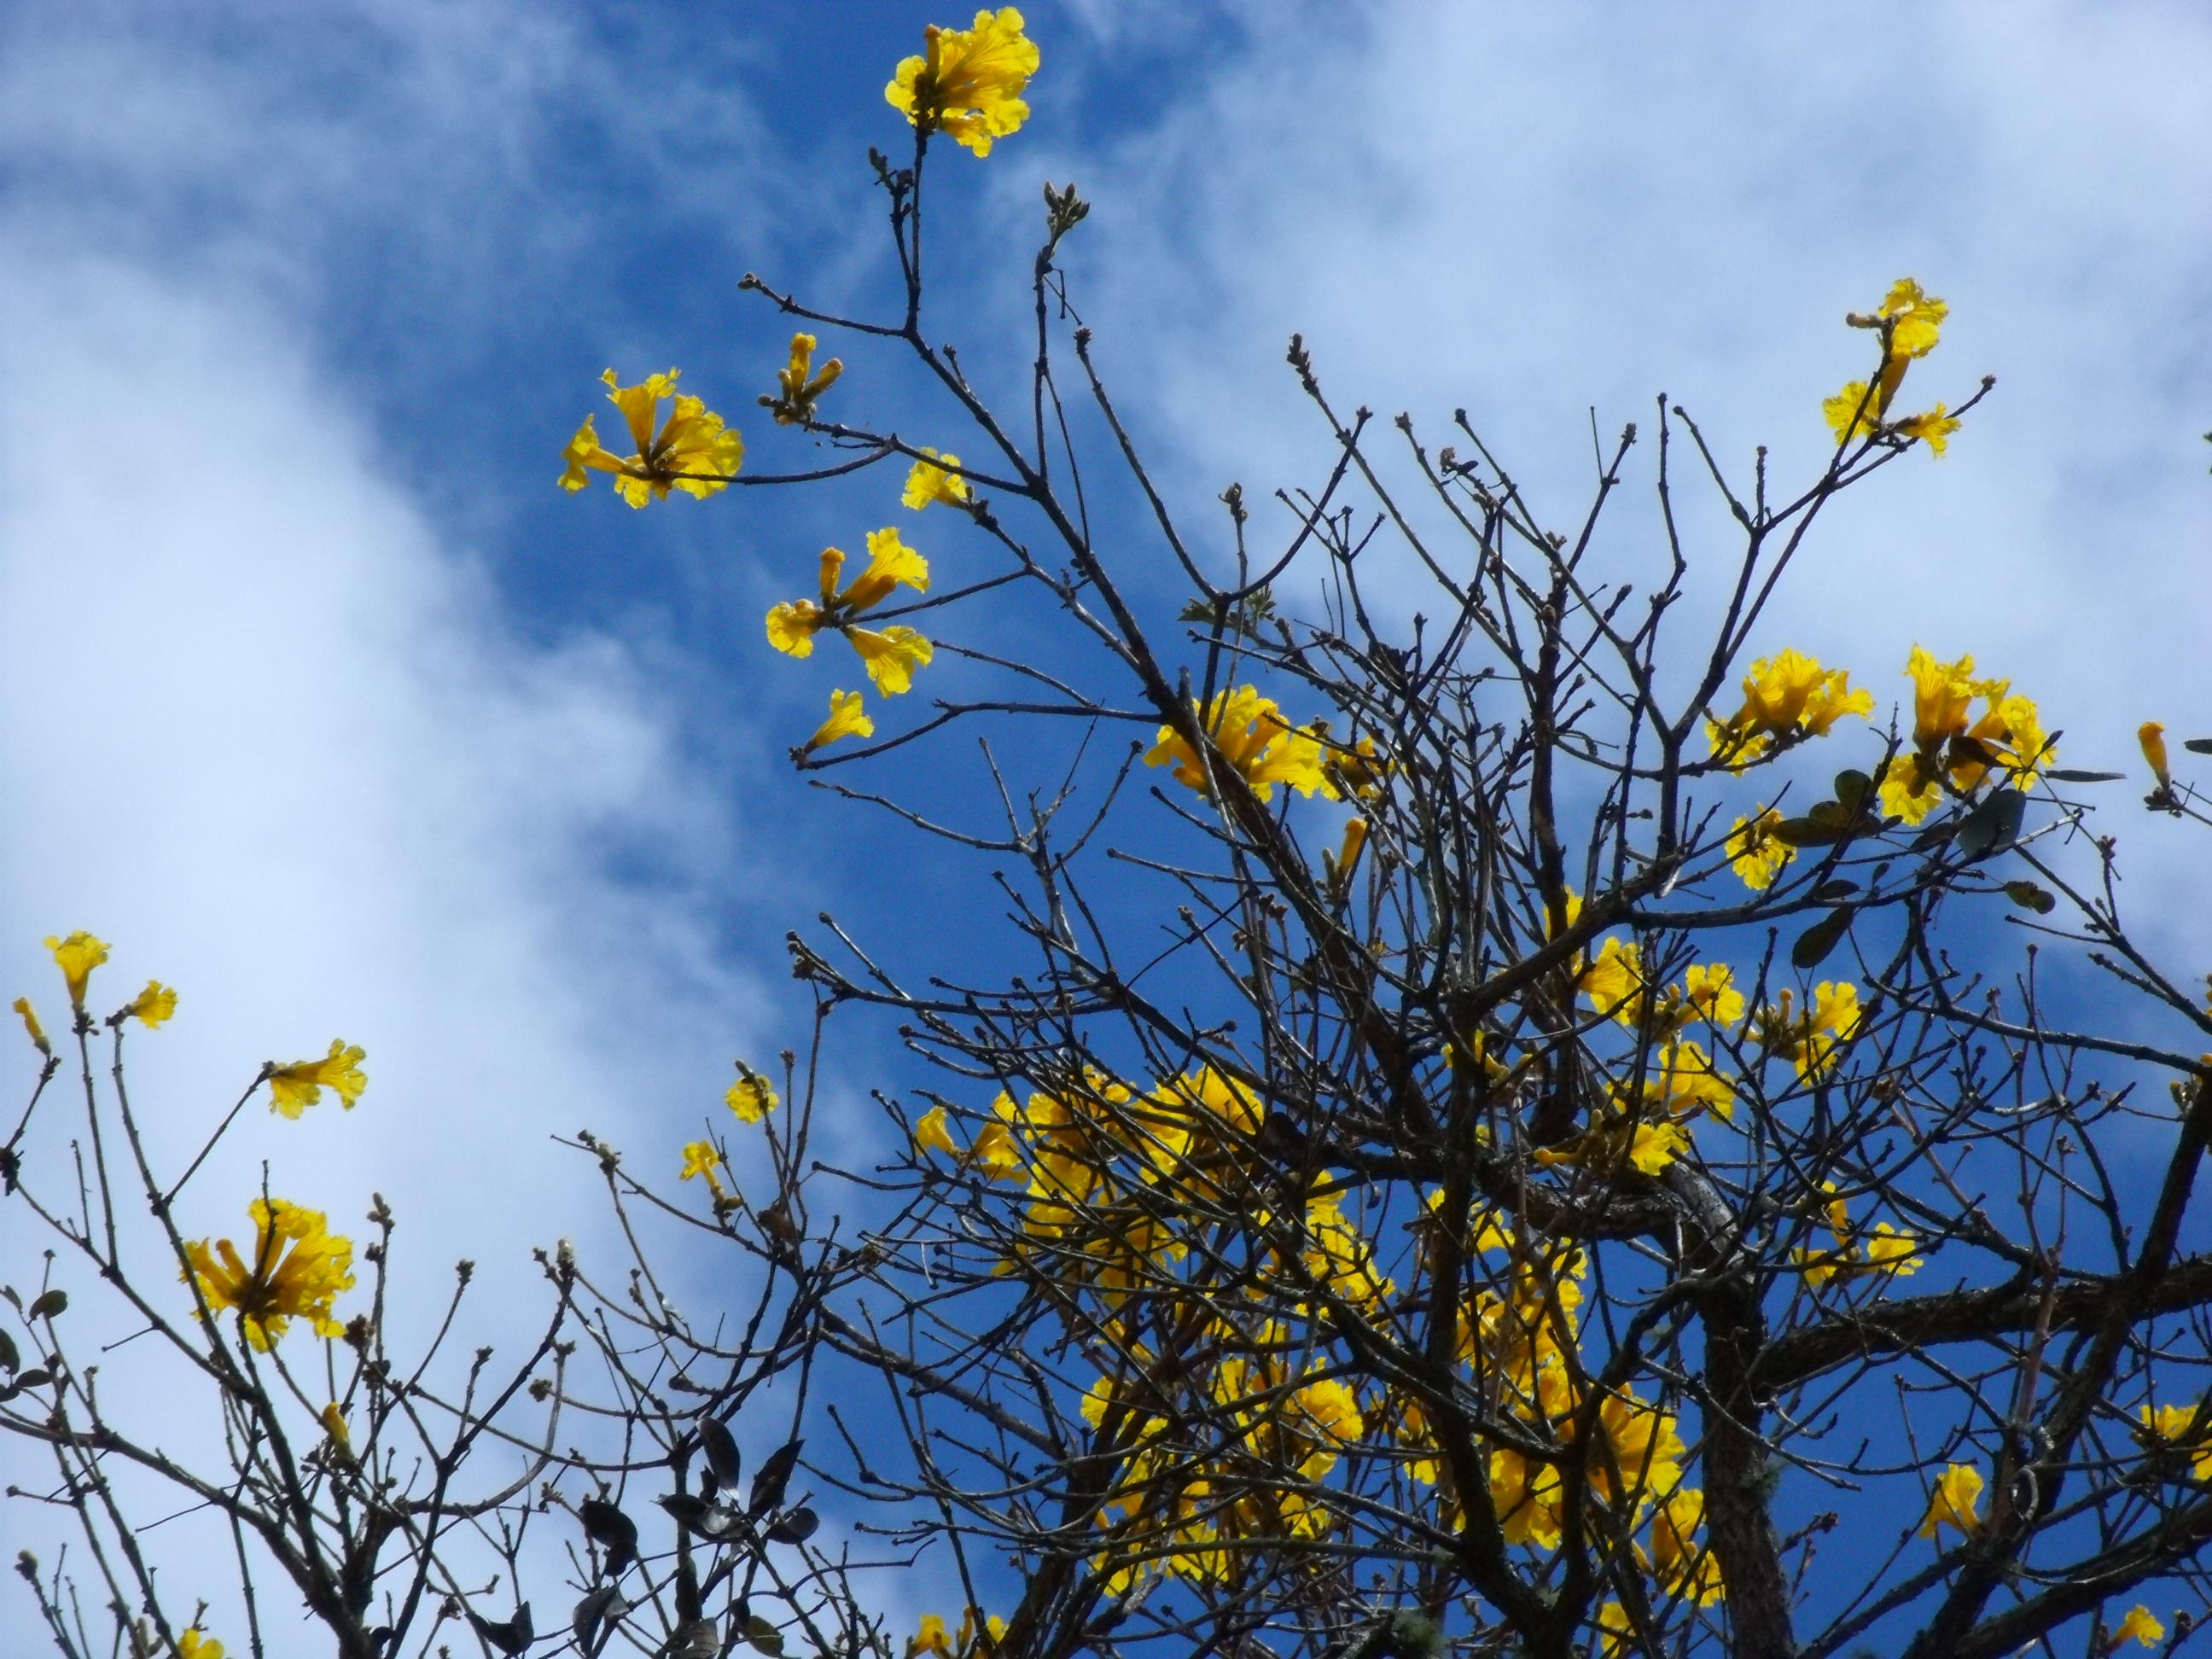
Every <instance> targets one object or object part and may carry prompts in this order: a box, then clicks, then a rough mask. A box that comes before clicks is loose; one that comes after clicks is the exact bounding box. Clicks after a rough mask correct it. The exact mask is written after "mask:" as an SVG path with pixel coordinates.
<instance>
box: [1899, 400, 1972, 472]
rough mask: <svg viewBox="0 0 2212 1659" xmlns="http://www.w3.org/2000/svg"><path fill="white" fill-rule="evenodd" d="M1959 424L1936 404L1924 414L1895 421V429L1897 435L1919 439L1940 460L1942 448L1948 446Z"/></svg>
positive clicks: (1940, 405)
mask: <svg viewBox="0 0 2212 1659" xmlns="http://www.w3.org/2000/svg"><path fill="white" fill-rule="evenodd" d="M1959 428H1960V422H1959V420H1958V419H1957V418H1956V417H1955V416H1951V415H1948V414H1946V413H1945V412H1944V407H1943V405H1942V404H1936V407H1935V408H1933V409H1931V410H1929V411H1928V412H1927V413H1926V414H1924V415H1908V416H1905V418H1904V419H1903V420H1901V421H1899V422H1898V423H1897V426H1896V428H1895V430H1896V432H1897V434H1898V435H1899V437H1903V438H1917V439H1919V440H1920V441H1921V442H1923V443H1924V444H1926V445H1927V446H1928V453H1929V454H1930V455H1933V456H1935V457H1936V459H1939V460H1940V459H1942V454H1943V452H1944V450H1946V449H1947V448H1948V447H1950V443H1951V435H1952V434H1953V433H1954V432H1956V431H1957V430H1958V429H1959Z"/></svg>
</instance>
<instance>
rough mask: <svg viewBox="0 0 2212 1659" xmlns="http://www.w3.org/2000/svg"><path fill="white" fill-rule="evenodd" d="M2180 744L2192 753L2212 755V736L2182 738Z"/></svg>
mask: <svg viewBox="0 0 2212 1659" xmlns="http://www.w3.org/2000/svg"><path fill="white" fill-rule="evenodd" d="M2181 746H2182V747H2183V748H2184V749H2186V750H2188V751H2189V752H2190V753H2191V754H2192V755H2212V738H2183V739H2182V740H2181Z"/></svg>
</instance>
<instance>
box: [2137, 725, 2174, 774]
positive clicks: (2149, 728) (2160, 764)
mask: <svg viewBox="0 0 2212 1659" xmlns="http://www.w3.org/2000/svg"><path fill="white" fill-rule="evenodd" d="M2136 743H2137V744H2141V745H2142V757H2143V764H2145V765H2146V766H2148V767H2149V768H2150V772H2151V775H2152V776H2153V777H2154V778H2156V779H2157V780H2158V787H2160V788H2161V789H2171V788H2172V787H2173V775H2172V773H2170V772H2169V771H2167V770H2166V727H2164V726H2161V725H2160V724H2159V723H2158V722H2157V721H2156V720H2145V721H2144V722H2143V723H2142V725H2141V726H2137V727H2136Z"/></svg>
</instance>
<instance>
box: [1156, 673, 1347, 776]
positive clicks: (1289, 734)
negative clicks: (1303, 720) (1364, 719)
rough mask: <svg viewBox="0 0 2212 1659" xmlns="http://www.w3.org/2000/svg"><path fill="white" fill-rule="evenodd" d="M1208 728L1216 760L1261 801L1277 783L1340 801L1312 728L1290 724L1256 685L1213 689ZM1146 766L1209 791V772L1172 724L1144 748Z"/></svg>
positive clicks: (1206, 723) (1207, 706)
mask: <svg viewBox="0 0 2212 1659" xmlns="http://www.w3.org/2000/svg"><path fill="white" fill-rule="evenodd" d="M1205 725H1206V735H1207V736H1208V737H1209V738H1212V748H1213V749H1214V750H1216V751H1218V754H1219V757H1220V764H1222V765H1224V766H1225V767H1226V768H1227V769H1229V770H1230V771H1232V772H1234V773H1236V774H1237V775H1238V776H1239V777H1241V778H1243V780H1244V781H1245V782H1246V783H1248V784H1249V785H1250V786H1251V788H1252V793H1254V794H1255V795H1257V796H1258V797H1259V798H1260V799H1261V800H1267V799H1271V798H1272V797H1273V794H1274V786H1275V785H1277V784H1279V783H1280V784H1285V785H1287V786H1288V787H1291V788H1293V789H1296V790H1297V791H1298V792H1299V793H1301V794H1305V795H1313V794H1316V793H1317V794H1320V795H1322V796H1325V797H1326V798H1328V799H1330V800H1335V799H1339V796H1338V792H1337V787H1336V786H1335V785H1334V784H1333V783H1331V782H1330V781H1329V780H1328V773H1327V771H1326V769H1325V768H1324V766H1323V763H1322V744H1321V740H1320V739H1319V738H1316V736H1315V735H1314V732H1313V731H1312V730H1311V728H1310V727H1298V726H1292V725H1291V723H1290V722H1289V721H1288V720H1285V719H1284V718H1283V716H1282V712H1281V711H1280V710H1279V708H1276V706H1275V704H1274V702H1273V700H1272V699H1270V698H1267V697H1263V696H1261V695H1260V693H1259V690H1258V689H1257V688H1256V687H1254V686H1249V685H1246V686H1240V687H1238V688H1237V690H1234V691H1225V692H1220V693H1217V694H1216V695H1215V696H1214V697H1213V699H1212V701H1211V702H1209V703H1208V704H1207V705H1206V720H1205ZM1145 764H1146V765H1147V766H1164V765H1170V764H1171V765H1172V766H1173V768H1174V775H1175V779H1176V782H1178V783H1181V784H1182V785H1184V786H1186V787H1188V788H1191V789H1194V790H1196V791H1197V792H1198V793H1200V794H1201V795H1210V794H1211V793H1212V774H1211V772H1210V771H1209V769H1208V767H1207V765H1206V763H1204V762H1201V761H1200V759H1199V757H1198V756H1197V754H1196V753H1195V752H1194V751H1193V750H1192V749H1191V746H1190V744H1188V742H1186V741H1185V740H1184V738H1183V736H1182V733H1181V732H1177V731H1176V729H1175V728H1174V727H1173V726H1162V727H1160V730H1159V740H1158V742H1157V743H1155V744H1153V745H1152V748H1151V749H1150V750H1148V751H1146V755H1145Z"/></svg>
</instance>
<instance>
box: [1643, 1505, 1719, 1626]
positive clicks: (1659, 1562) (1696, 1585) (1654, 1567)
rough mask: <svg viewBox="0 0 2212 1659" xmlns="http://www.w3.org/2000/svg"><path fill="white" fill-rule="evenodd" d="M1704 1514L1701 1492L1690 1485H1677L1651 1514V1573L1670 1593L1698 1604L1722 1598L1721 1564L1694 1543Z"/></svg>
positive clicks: (1696, 1541) (1708, 1605) (1710, 1603)
mask: <svg viewBox="0 0 2212 1659" xmlns="http://www.w3.org/2000/svg"><path fill="white" fill-rule="evenodd" d="M1704 1521H1705V1494H1704V1493H1703V1492H1699V1491H1697V1490H1696V1489H1695V1488H1694V1487H1688V1486H1682V1487H1677V1488H1676V1489H1675V1490H1674V1492H1670V1493H1669V1494H1668V1497H1667V1498H1666V1500H1665V1501H1664V1502H1663V1503H1662V1504H1660V1505H1659V1507H1658V1508H1657V1509H1656V1510H1653V1511H1652V1515H1651V1559H1650V1571H1651V1576H1652V1577H1654V1578H1656V1580H1658V1582H1659V1585H1660V1588H1661V1589H1664V1590H1666V1591H1668V1593H1669V1594H1670V1595H1681V1596H1685V1597H1686V1598H1687V1599H1688V1600H1690V1601H1693V1602H1695V1603H1696V1604H1697V1605H1698V1606H1699V1607H1711V1606H1712V1605H1713V1603H1715V1602H1716V1601H1720V1600H1721V1599H1722V1597H1723V1594H1724V1591H1723V1586H1722V1583H1721V1564H1720V1562H1719V1561H1718V1560H1717V1559H1715V1558H1714V1556H1713V1554H1712V1553H1711V1551H1710V1550H1706V1549H1704V1548H1701V1547H1699V1543H1698V1537H1697V1534H1698V1528H1699V1526H1700V1525H1702V1524H1703V1522H1704Z"/></svg>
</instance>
